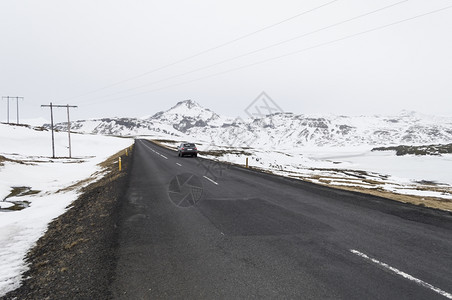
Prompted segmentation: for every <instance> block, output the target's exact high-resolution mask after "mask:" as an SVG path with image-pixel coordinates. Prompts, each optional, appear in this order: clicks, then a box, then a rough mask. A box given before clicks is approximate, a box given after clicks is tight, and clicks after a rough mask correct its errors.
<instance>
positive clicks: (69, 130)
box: [41, 102, 77, 158]
mask: <svg viewBox="0 0 452 300" xmlns="http://www.w3.org/2000/svg"><path fill="white" fill-rule="evenodd" d="M41 107H50V127H51V129H52V157H53V158H55V137H54V133H53V131H54V130H53V108H54V107H66V109H67V135H68V140H69V158H71V157H72V151H71V121H70V118H69V108H76V107H77V106H75V105H69V104H66V105H58V104H52V102H50V105H41Z"/></svg>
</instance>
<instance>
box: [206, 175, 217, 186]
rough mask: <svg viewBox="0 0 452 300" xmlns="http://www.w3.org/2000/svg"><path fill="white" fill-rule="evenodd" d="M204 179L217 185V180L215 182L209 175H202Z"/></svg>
mask: <svg viewBox="0 0 452 300" xmlns="http://www.w3.org/2000/svg"><path fill="white" fill-rule="evenodd" d="M203 177H204V178H205V179H207V180H209V181H210V182H212V183H214V184H216V185H218V183H217V182H215V181H213V180H212V179H210V178H209V177H207V176H203Z"/></svg>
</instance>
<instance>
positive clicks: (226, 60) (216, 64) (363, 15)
mask: <svg viewBox="0 0 452 300" xmlns="http://www.w3.org/2000/svg"><path fill="white" fill-rule="evenodd" d="M408 1H410V0H403V1H399V2H396V3H394V4H391V5H387V6H384V7H382V8H379V9H376V10H373V11H370V12H367V13H364V14H361V15H358V16H356V17H353V18H349V19H346V20H344V21H340V22H337V23H334V24H331V25H328V26H325V27H322V28H319V29H316V30H314V31H310V32H308V33H304V34H302V35H298V36H296V37H293V38H290V39H287V40H283V41H280V42H277V43H274V44H271V45H268V46H265V47H263V48H259V49H256V50H253V51H250V52H247V53H244V54H240V55H237V56H234V57H231V58H228V59H225V60H222V61H219V62H216V63H214V64H210V65H206V66H203V67H200V68H196V69H193V70H190V71H187V72H184V73H179V74H177V75H173V76H169V77H166V78H163V79H160V80H157V81H153V82H150V83H147V84H143V85H140V86H137V87H133V88H129V89H125V90H122V91H119V92H115V93H111V94H108V95H105V96H101V97H100V98H107V97H111V96H115V95H118V94H122V93H126V92H129V91H133V90H137V89H141V88H144V87H148V86H151V85H155V84H157V83H161V82H165V81H168V80H171V79H175V78H178V77H181V76H184V75H188V74H191V73H195V72H198V71H201V70H205V69H208V68H211V67H215V66H218V65H221V64H224V63H226V62H230V61H233V60H236V59H239V58H242V57H245V56H248V55H251V54H255V53H258V52H261V51H264V50H268V49H270V48H273V47H276V46H280V45H283V44H286V43H289V42H292V41H294V40H297V39H300V38H303V37H307V36H309V35H313V34H315V33H319V32H321V31H324V30H327V29H331V28H334V27H337V26H340V25H343V24H345V23H348V22H351V21H355V20H357V19H360V18H363V17H366V16H369V15H371V14H374V13H377V12H380V11H383V10H385V9H389V8H392V7H394V6H396V5H400V4H402V3H405V2H408ZM88 101H89V100H85V101H82V102H81V103H85V102H88Z"/></svg>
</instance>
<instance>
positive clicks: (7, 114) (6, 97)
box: [2, 96, 10, 124]
mask: <svg viewBox="0 0 452 300" xmlns="http://www.w3.org/2000/svg"><path fill="white" fill-rule="evenodd" d="M9 98H10V97H9V96H2V99H6V103H7V104H6V123H8V124H9Z"/></svg>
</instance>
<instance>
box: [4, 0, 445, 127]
mask: <svg viewBox="0 0 452 300" xmlns="http://www.w3.org/2000/svg"><path fill="white" fill-rule="evenodd" d="M399 2H401V1H400V0H378V1H377V0H374V1H370V0H336V1H332V0H324V1H319V0H316V1H314V0H309V1H299V0H297V1H296V0H294V1H269V0H264V1H262V0H259V1H257V0H252V1H251V0H248V1H243V0H240V1H239V0H228V1H211V0H193V1H149V0H147V1H145V0H141V1H139V0H128V1H125V0H124V1H119V0H97V1H93V0H78V1H63V0H52V1H49V0H41V1H35V0H29V1H22V0H2V1H0V24H1V26H0V45H1V47H0V94H1V95H2V96H8V95H9V96H23V97H25V100H24V101H23V102H21V103H20V110H21V118H27V119H29V118H38V117H44V118H47V119H49V116H48V114H49V112H48V110H47V109H43V108H40V105H41V104H48V103H49V102H50V101H53V102H54V103H57V104H67V103H69V104H72V105H78V106H79V108H78V109H76V110H75V111H74V113H73V116H74V118H75V119H84V118H93V117H104V116H136V117H140V116H144V115H150V114H153V113H155V112H157V111H160V110H164V109H167V108H169V107H170V106H172V105H174V104H175V103H176V102H177V101H180V100H184V99H193V100H196V101H197V102H199V103H200V104H201V105H203V106H205V107H208V108H210V109H212V110H214V111H216V112H218V113H221V114H224V115H229V116H237V115H243V110H244V109H245V108H246V107H247V105H248V104H249V103H251V102H252V101H253V100H254V99H255V98H256V97H257V96H258V95H259V94H260V93H261V92H262V91H265V92H266V93H267V94H268V95H269V96H270V97H272V98H273V100H274V101H275V102H276V103H277V104H278V105H279V106H280V107H281V108H282V109H283V110H285V111H290V112H293V113H297V114H312V113H316V114H318V113H332V114H345V115H361V114H396V113H398V112H399V111H400V110H402V109H407V110H415V111H419V112H422V113H427V114H436V115H447V116H452V55H451V53H452V34H451V29H452V9H451V8H449V9H445V10H442V11H438V12H435V13H432V14H428V15H425V16H422V17H418V18H415V19H412V20H409V21H405V22H401V23H398V24H395V25H392V26H388V27H385V28H382V29H378V30H374V31H370V32H367V33H363V34H360V35H356V36H353V35H355V34H357V33H361V32H366V31H368V30H372V29H374V28H379V27H381V26H384V25H388V24H392V23H395V22H399V21H402V20H406V19H409V18H412V17H416V16H419V15H423V14H426V13H429V12H432V11H436V10H439V9H442V8H445V7H447V6H450V5H452V4H451V2H450V1H449V0H432V1H425V0H410V1H403V2H402V3H399ZM397 3H399V4H397ZM322 5H324V6H322ZM390 5H393V6H391V7H388V8H386V9H382V8H384V7H386V6H390ZM319 6H322V7H320V8H319ZM316 8H317V9H316ZM313 9H314V10H313ZM379 9H382V10H379ZM310 10H312V11H311V12H308V11H310ZM376 10H379V11H377V12H375V13H372V14H369V15H367V16H364V17H361V18H357V19H354V20H353V21H349V22H346V23H342V24H339V25H334V24H338V23H340V22H342V21H346V20H349V19H353V18H356V17H358V16H361V15H364V14H367V13H370V12H373V11H376ZM303 12H306V13H304V14H303ZM292 17H293V18H292ZM290 18H292V19H290ZM288 19H289V20H288ZM282 21H284V22H282ZM280 22H281V23H280ZM277 23H280V24H279V25H275V24H277ZM272 25H275V26H272ZM331 25H334V26H332V27H330V28H328V29H323V30H320V29H322V28H325V27H328V26H331ZM265 28H267V29H265ZM250 33H254V34H251V35H249V36H247V37H244V38H242V39H239V40H237V41H235V42H230V41H233V40H235V39H238V38H240V37H243V36H245V35H248V34H250ZM303 35H304V37H300V36H303ZM296 37H299V38H296ZM294 38H296V39H294ZM343 38H345V39H343ZM290 39H293V40H292V41H290V42H285V41H287V40H290ZM337 40H339V41H337ZM229 42H230V43H229ZM281 42H284V43H281ZM225 43H226V45H225V46H222V47H219V48H217V49H215V50H212V51H208V52H206V53H204V54H201V55H198V56H196V57H193V58H191V59H187V60H184V61H182V62H179V63H177V62H178V61H181V60H183V59H185V58H187V57H190V56H193V55H196V54H199V53H201V52H203V51H205V50H208V49H211V48H214V47H217V46H219V45H224V44H225ZM277 43H281V44H280V45H278V46H274V47H270V48H268V49H264V50H262V51H258V52H254V53H252V54H249V55H245V54H247V53H250V52H253V51H255V50H259V49H263V48H266V47H268V46H270V45H274V44H277ZM294 52H296V53H294ZM289 53H294V54H291V55H287V56H285V55H286V54H289ZM242 55H243V56H242ZM239 56H241V57H239ZM280 56H283V57H281V58H279V59H276V57H280ZM235 57H239V58H237V59H233V60H232V58H235ZM265 60H267V62H265V63H261V62H262V61H265ZM224 61H226V62H224ZM221 62H223V63H221ZM252 64H253V65H252ZM168 65H170V66H168ZM249 65H252V66H249ZM209 66H210V67H209ZM147 72H149V73H148V74H147V75H144V76H140V77H137V76H139V75H141V74H144V73H147ZM219 73H222V74H219ZM133 78H134V79H133ZM119 82H121V83H119ZM118 83H119V84H118ZM140 86H144V87H141V88H139V87H140ZM93 91H95V92H93ZM0 108H1V109H0V120H1V121H5V119H6V101H5V100H2V103H1V105H0ZM10 112H11V115H12V116H15V106H14V109H13V107H12V108H11V111H10ZM59 116H61V117H59ZM64 117H65V115H64V113H63V111H61V112H59V113H58V116H57V119H58V118H62V119H64ZM11 118H13V117H11ZM14 118H15V117H14Z"/></svg>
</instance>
